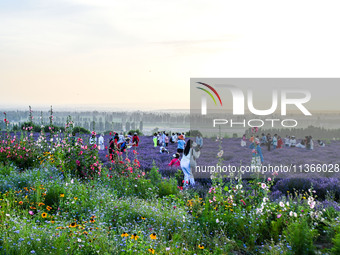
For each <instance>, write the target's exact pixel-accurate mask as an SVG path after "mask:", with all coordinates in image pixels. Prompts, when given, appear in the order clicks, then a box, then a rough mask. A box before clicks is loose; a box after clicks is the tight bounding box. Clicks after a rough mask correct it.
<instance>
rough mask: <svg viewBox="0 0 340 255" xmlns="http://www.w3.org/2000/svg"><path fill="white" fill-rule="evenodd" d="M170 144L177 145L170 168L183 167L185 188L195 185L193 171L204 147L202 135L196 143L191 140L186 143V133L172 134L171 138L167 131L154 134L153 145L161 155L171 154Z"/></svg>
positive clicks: (198, 136)
mask: <svg viewBox="0 0 340 255" xmlns="http://www.w3.org/2000/svg"><path fill="white" fill-rule="evenodd" d="M169 143H172V144H174V143H177V149H176V152H175V153H174V154H173V155H172V156H173V159H172V160H171V161H170V163H169V164H168V166H170V167H181V169H182V171H183V174H184V186H187V185H189V184H190V185H195V179H194V176H193V174H192V173H193V170H194V168H195V167H196V165H197V163H196V160H197V159H198V158H199V156H200V151H201V148H202V146H203V138H202V136H201V135H200V134H198V135H197V137H196V141H195V142H194V141H192V140H191V139H189V140H188V141H185V134H184V133H172V134H171V136H169V134H168V133H166V132H165V131H163V132H158V133H154V135H153V145H154V147H159V153H160V154H164V153H167V154H168V153H169V150H168V146H169Z"/></svg>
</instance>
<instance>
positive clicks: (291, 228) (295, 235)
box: [284, 219, 317, 255]
mask: <svg viewBox="0 0 340 255" xmlns="http://www.w3.org/2000/svg"><path fill="white" fill-rule="evenodd" d="M284 234H285V237H286V240H287V242H288V243H289V245H290V246H291V249H292V254H297V255H305V254H306V255H307V254H308V255H309V254H315V246H314V244H313V241H314V239H315V238H316V235H317V232H316V230H315V229H312V228H311V227H310V226H309V224H308V222H307V220H306V219H301V220H300V221H296V222H291V223H290V224H289V225H288V226H287V229H286V230H285V231H284Z"/></svg>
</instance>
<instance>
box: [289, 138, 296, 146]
mask: <svg viewBox="0 0 340 255" xmlns="http://www.w3.org/2000/svg"><path fill="white" fill-rule="evenodd" d="M289 144H290V147H295V146H296V139H295V136H292V137H291V138H290V140H289Z"/></svg>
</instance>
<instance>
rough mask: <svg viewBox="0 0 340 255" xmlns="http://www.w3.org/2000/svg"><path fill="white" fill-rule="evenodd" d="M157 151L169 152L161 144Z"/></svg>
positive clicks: (161, 152)
mask: <svg viewBox="0 0 340 255" xmlns="http://www.w3.org/2000/svg"><path fill="white" fill-rule="evenodd" d="M159 153H160V154H164V153H168V154H169V151H168V150H167V149H166V148H165V147H163V146H161V147H160V148H159Z"/></svg>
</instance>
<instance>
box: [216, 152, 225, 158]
mask: <svg viewBox="0 0 340 255" xmlns="http://www.w3.org/2000/svg"><path fill="white" fill-rule="evenodd" d="M223 153H224V151H223V150H220V151H219V152H218V153H217V157H219V158H220V157H222V156H223Z"/></svg>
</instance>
